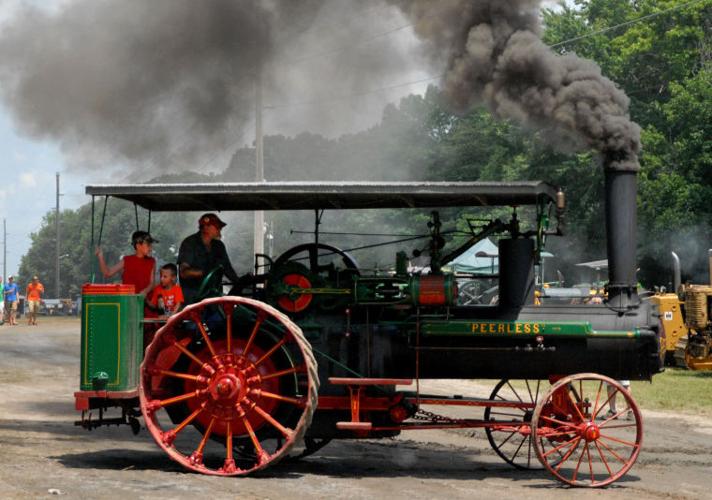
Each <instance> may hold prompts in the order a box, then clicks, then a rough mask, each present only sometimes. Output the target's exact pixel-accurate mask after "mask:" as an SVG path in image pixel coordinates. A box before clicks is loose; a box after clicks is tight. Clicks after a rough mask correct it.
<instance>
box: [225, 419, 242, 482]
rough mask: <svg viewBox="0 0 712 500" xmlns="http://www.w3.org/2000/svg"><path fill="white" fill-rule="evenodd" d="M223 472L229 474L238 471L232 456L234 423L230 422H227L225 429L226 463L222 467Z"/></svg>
mask: <svg viewBox="0 0 712 500" xmlns="http://www.w3.org/2000/svg"><path fill="white" fill-rule="evenodd" d="M222 470H223V472H226V473H228V474H232V473H233V472H237V471H238V468H237V466H236V465H235V458H234V457H233V454H232V422H231V421H230V420H228V421H227V428H226V429H225V463H224V464H223V466H222Z"/></svg>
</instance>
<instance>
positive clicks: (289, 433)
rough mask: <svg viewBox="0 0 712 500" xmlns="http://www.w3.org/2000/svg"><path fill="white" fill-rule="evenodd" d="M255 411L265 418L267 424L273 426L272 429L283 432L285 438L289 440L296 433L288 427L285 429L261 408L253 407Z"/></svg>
mask: <svg viewBox="0 0 712 500" xmlns="http://www.w3.org/2000/svg"><path fill="white" fill-rule="evenodd" d="M253 409H254V410H255V411H256V412H257V413H258V414H259V415H260V417H262V418H264V419H265V420H266V421H267V422H269V423H270V424H272V427H274V428H275V429H277V430H278V431H279V432H281V433H282V435H283V436H284V437H286V438H287V439H289V438H290V437H292V434H293V433H294V431H293V430H292V429H288V428H287V427H285V426H283V425H282V424H280V423H279V422H277V420H276V419H275V418H274V417H272V415H270V414H269V413H267V412H266V411H264V410H263V409H262V408H260V407H259V406H257V405H255V406H254V407H253Z"/></svg>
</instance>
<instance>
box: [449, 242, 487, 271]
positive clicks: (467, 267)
mask: <svg viewBox="0 0 712 500" xmlns="http://www.w3.org/2000/svg"><path fill="white" fill-rule="evenodd" d="M498 252H499V250H498V248H497V245H495V244H494V243H493V242H492V240H490V239H489V238H485V239H483V240H481V241H479V242H477V243H476V244H475V245H473V246H472V247H470V248H469V249H468V250H467V251H466V252H465V253H463V254H462V255H460V256H459V257H458V258H456V259H455V260H453V261H452V262H448V263H447V264H446V265H445V266H444V267H446V268H447V269H449V270H451V271H453V272H456V273H457V272H459V273H472V274H497V273H498V272H499V258H498V257H497V255H498Z"/></svg>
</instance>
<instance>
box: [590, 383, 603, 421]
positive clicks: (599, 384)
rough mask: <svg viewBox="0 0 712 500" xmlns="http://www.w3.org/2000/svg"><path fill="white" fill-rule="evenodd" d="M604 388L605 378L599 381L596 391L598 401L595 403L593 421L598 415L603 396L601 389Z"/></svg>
mask: <svg viewBox="0 0 712 500" xmlns="http://www.w3.org/2000/svg"><path fill="white" fill-rule="evenodd" d="M602 388H603V380H601V381H599V382H598V391H596V402H595V403H594V404H593V411H592V412H591V414H592V415H593V418H592V419H591V421H593V420H595V419H596V415H598V400H599V399H600V397H601V389H602Z"/></svg>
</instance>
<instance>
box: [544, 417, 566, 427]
mask: <svg viewBox="0 0 712 500" xmlns="http://www.w3.org/2000/svg"><path fill="white" fill-rule="evenodd" d="M541 419H542V420H547V421H549V422H553V423H555V424H559V425H564V426H566V427H573V424H572V423H571V422H564V421H563V420H557V419H555V418H552V417H547V416H544V415H542V416H541Z"/></svg>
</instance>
